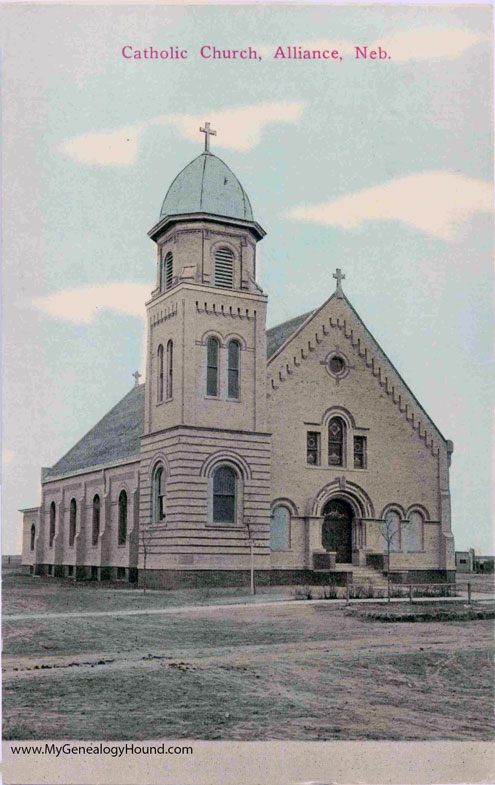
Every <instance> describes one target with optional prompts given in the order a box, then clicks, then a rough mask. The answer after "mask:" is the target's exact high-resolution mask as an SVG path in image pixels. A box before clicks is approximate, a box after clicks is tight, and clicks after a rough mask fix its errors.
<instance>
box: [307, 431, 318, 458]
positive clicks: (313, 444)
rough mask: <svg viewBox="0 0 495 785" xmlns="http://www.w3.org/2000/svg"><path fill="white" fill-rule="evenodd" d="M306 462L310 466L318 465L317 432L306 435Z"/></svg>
mask: <svg viewBox="0 0 495 785" xmlns="http://www.w3.org/2000/svg"><path fill="white" fill-rule="evenodd" d="M306 461H307V463H309V464H311V465H312V466H319V465H320V434H319V433H318V432H317V431H308V432H307V434H306Z"/></svg>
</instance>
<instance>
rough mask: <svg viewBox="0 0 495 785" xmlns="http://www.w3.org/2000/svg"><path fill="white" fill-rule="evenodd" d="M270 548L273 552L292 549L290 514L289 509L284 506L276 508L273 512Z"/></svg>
mask: <svg viewBox="0 0 495 785" xmlns="http://www.w3.org/2000/svg"><path fill="white" fill-rule="evenodd" d="M270 548H271V550H272V551H288V550H289V549H290V512H289V510H288V509H287V507H283V506H282V505H279V506H278V507H275V509H274V510H273V512H272V520H271V526H270Z"/></svg>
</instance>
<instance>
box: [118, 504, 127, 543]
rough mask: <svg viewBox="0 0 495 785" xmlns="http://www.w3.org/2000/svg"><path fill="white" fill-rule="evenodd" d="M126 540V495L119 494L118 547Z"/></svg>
mask: <svg viewBox="0 0 495 785" xmlns="http://www.w3.org/2000/svg"><path fill="white" fill-rule="evenodd" d="M126 539H127V493H126V492H125V491H121V492H120V494H119V545H124V544H125V541H126Z"/></svg>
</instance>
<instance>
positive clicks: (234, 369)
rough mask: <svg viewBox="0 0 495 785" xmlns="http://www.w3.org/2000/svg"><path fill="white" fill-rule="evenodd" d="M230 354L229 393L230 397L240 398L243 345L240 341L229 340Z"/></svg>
mask: <svg viewBox="0 0 495 785" xmlns="http://www.w3.org/2000/svg"><path fill="white" fill-rule="evenodd" d="M228 356H229V367H228V376H229V378H228V382H229V389H228V395H229V398H239V397H240V384H239V373H240V365H241V362H240V361H241V345H240V343H239V341H229V346H228Z"/></svg>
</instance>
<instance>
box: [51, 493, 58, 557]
mask: <svg viewBox="0 0 495 785" xmlns="http://www.w3.org/2000/svg"><path fill="white" fill-rule="evenodd" d="M56 514H57V513H56V510H55V502H52V503H51V504H50V548H51V547H52V545H53V540H54V539H55V518H56Z"/></svg>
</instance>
